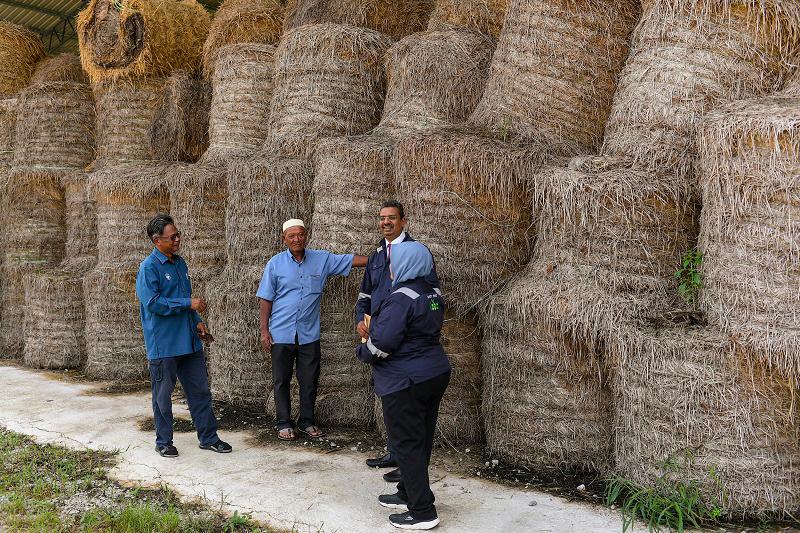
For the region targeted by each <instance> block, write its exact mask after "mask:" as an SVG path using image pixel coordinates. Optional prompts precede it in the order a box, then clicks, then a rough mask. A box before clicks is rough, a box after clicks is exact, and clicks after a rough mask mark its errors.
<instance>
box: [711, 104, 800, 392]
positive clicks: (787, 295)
mask: <svg viewBox="0 0 800 533" xmlns="http://www.w3.org/2000/svg"><path fill="white" fill-rule="evenodd" d="M698 147H699V151H700V153H701V159H700V164H699V165H698V167H699V177H700V183H701V186H702V190H703V212H702V218H701V234H700V248H701V250H702V251H703V252H704V257H703V283H704V289H703V290H702V292H701V297H700V306H701V307H702V308H703V309H704V310H706V311H707V312H708V314H709V317H710V319H711V321H712V322H713V323H715V324H717V325H718V326H719V327H720V328H721V329H722V330H723V331H724V332H726V333H728V334H730V335H732V336H733V337H734V338H735V339H736V342H737V343H739V344H741V345H742V346H743V347H744V348H745V350H743V352H751V353H752V355H754V356H756V357H758V358H759V359H761V361H763V362H764V363H766V364H767V365H768V366H770V367H774V368H775V369H777V370H779V371H781V372H782V373H784V374H785V375H787V376H788V377H789V378H790V379H792V380H793V381H795V382H796V383H797V382H798V381H797V380H798V379H799V378H800V357H799V356H798V355H799V354H800V165H798V161H799V160H800V98H796V97H787V96H784V95H777V96H772V97H767V98H763V99H756V100H746V101H741V102H735V103H732V104H728V105H726V106H723V107H721V108H719V109H717V110H715V111H713V112H710V113H709V114H708V115H706V118H705V120H704V123H703V125H702V128H701V130H700V133H699V142H698Z"/></svg>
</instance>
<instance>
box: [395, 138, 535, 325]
mask: <svg viewBox="0 0 800 533" xmlns="http://www.w3.org/2000/svg"><path fill="white" fill-rule="evenodd" d="M394 157H395V173H396V176H397V188H398V194H397V196H398V199H400V201H402V202H403V203H404V205H405V207H406V211H407V213H408V217H409V221H410V224H409V227H410V229H411V231H412V233H413V234H414V236H415V238H417V239H419V240H420V241H421V242H423V243H424V244H425V245H426V246H428V247H429V248H430V250H431V252H432V253H433V256H434V258H435V259H436V269H437V273H438V275H439V279H440V281H441V283H442V290H443V291H444V292H445V294H446V295H447V296H446V297H447V303H448V307H449V308H450V309H451V310H454V312H455V314H456V315H459V314H461V313H462V312H463V311H468V310H471V309H473V308H474V306H475V305H477V304H478V303H479V302H480V301H481V299H482V298H483V297H484V295H485V294H487V293H488V292H490V291H491V290H493V289H494V288H495V287H496V286H499V285H500V284H502V282H503V281H504V279H505V278H507V277H508V276H510V275H511V274H513V273H514V272H515V271H516V270H518V269H520V268H521V267H522V266H524V265H525V264H526V263H527V261H528V259H529V256H530V244H531V243H530V229H531V225H532V220H531V219H532V213H531V204H530V197H529V195H528V193H527V190H526V187H525V185H524V183H525V181H526V180H527V179H528V178H529V176H530V175H532V174H533V173H534V171H535V170H536V169H538V168H539V167H540V165H541V153H540V151H538V150H536V149H528V148H523V147H516V146H513V145H508V144H505V143H501V142H498V141H494V140H491V139H487V138H484V137H478V136H474V135H469V134H466V133H462V132H459V131H456V132H454V133H445V132H434V133H417V134H413V135H407V136H404V137H402V138H401V139H400V140H399V141H398V143H397V145H396V147H395V153H394ZM453 227H457V228H458V230H459V231H457V232H454V231H453V230H452V228H453Z"/></svg>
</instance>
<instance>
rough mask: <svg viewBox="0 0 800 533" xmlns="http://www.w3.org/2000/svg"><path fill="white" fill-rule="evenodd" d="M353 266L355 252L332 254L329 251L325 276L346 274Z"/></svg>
mask: <svg viewBox="0 0 800 533" xmlns="http://www.w3.org/2000/svg"><path fill="white" fill-rule="evenodd" d="M352 268H353V254H344V255H338V254H332V253H330V252H328V257H327V259H326V261H325V276H326V277H327V276H346V275H348V274H349V273H350V270H351V269H352Z"/></svg>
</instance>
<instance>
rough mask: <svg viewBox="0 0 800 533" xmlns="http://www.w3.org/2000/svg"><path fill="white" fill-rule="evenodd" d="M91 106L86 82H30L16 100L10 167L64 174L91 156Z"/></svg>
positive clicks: (92, 106)
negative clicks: (12, 165) (14, 130)
mask: <svg viewBox="0 0 800 533" xmlns="http://www.w3.org/2000/svg"><path fill="white" fill-rule="evenodd" d="M94 127H95V108H94V98H93V96H92V91H91V89H90V88H89V86H88V85H86V84H83V83H75V82H52V83H41V84H39V85H31V86H30V87H28V88H27V89H25V90H23V91H22V92H21V93H20V94H19V97H18V101H17V123H16V133H15V136H14V167H15V169H17V170H20V171H26V172H37V173H43V172H51V173H54V175H55V174H58V175H59V176H60V175H64V174H65V173H67V172H70V171H73V170H75V169H79V168H83V167H85V166H86V165H87V164H89V163H90V162H91V161H92V160H93V159H94Z"/></svg>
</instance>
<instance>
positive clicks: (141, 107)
mask: <svg viewBox="0 0 800 533" xmlns="http://www.w3.org/2000/svg"><path fill="white" fill-rule="evenodd" d="M165 82H166V80H164V79H163V78H157V79H150V80H141V81H139V82H137V83H127V82H125V83H123V82H120V83H115V84H113V85H111V84H104V85H102V86H100V87H95V98H96V100H97V160H98V165H100V166H102V165H104V164H105V165H110V164H113V163H126V162H132V161H134V162H135V161H147V160H151V159H153V156H152V154H151V152H150V125H151V124H152V122H153V119H154V117H155V114H156V111H157V109H158V106H159V104H160V103H161V95H162V94H163V93H162V91H163V89H164V84H165Z"/></svg>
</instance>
